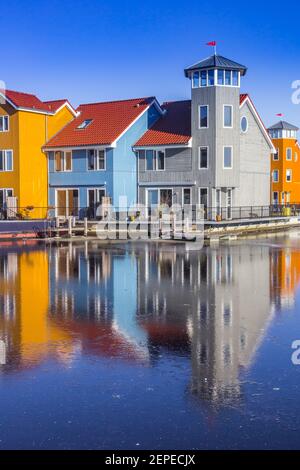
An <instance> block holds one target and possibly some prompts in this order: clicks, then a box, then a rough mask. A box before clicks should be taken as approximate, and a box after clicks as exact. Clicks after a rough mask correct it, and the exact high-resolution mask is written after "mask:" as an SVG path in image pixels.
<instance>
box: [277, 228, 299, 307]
mask: <svg viewBox="0 0 300 470" xmlns="http://www.w3.org/2000/svg"><path fill="white" fill-rule="evenodd" d="M298 240H299V239H298V237H297V238H295V240H294V241H295V243H293V238H290V236H287V237H286V236H285V237H284V238H283V239H282V241H283V242H284V249H277V250H276V249H274V250H272V251H271V253H270V277H271V279H270V289H271V299H272V302H273V304H274V305H275V307H276V308H278V309H280V308H284V307H293V306H294V303H295V291H296V289H297V287H298V286H299V284H300V251H299V248H298V246H297V245H298V243H299V242H298Z"/></svg>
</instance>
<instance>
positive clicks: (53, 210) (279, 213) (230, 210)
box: [0, 203, 300, 222]
mask: <svg viewBox="0 0 300 470" xmlns="http://www.w3.org/2000/svg"><path fill="white" fill-rule="evenodd" d="M199 207H200V206H199V205H189V206H184V207H182V211H185V213H187V209H188V210H189V211H190V212H189V213H191V214H192V215H193V218H194V216H195V214H196V212H197V214H198V217H199ZM124 212H126V209H124V208H119V207H113V206H108V207H107V206H101V205H100V206H99V205H97V206H95V207H86V206H84V207H73V208H69V207H61V206H59V207H53V206H50V207H28V206H27V207H16V208H13V207H10V208H9V209H8V208H5V207H0V220H32V219H54V218H56V217H60V218H66V219H67V218H68V217H75V218H76V219H79V220H80V219H81V220H83V219H84V218H87V219H88V220H95V221H97V220H103V219H105V218H106V217H107V216H108V214H110V215H111V214H113V217H115V218H116V220H118V219H119V218H120V217H121V214H124ZM170 212H171V214H172V208H170ZM177 213H178V206H177ZM152 214H158V216H159V217H162V216H163V214H164V210H161V206H159V205H158V206H151V207H149V208H144V209H143V210H139V209H137V210H135V211H132V210H131V211H130V213H129V215H128V218H135V217H139V218H140V219H145V220H147V219H148V218H149V216H150V215H152ZM201 214H202V218H203V219H204V220H206V221H214V222H222V221H228V220H242V219H243V220H245V219H262V218H273V217H274V218H276V217H292V216H300V203H296V204H285V205H279V204H273V205H269V206H238V207H209V206H207V207H206V206H202V207H201Z"/></svg>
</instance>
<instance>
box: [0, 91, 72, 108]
mask: <svg viewBox="0 0 300 470" xmlns="http://www.w3.org/2000/svg"><path fill="white" fill-rule="evenodd" d="M0 92H1V93H3V95H4V96H5V97H6V98H7V99H8V100H9V101H11V102H12V104H13V105H14V106H16V108H26V109H31V110H33V111H34V110H36V111H42V112H43V111H44V112H46V113H55V112H56V111H57V110H58V109H59V108H60V107H61V106H62V105H63V104H64V103H68V104H69V105H70V103H69V101H68V100H52V101H41V100H40V99H39V98H38V97H37V96H36V95H32V94H31V93H23V92H20V91H14V90H0ZM70 106H71V105H70ZM71 107H72V106H71Z"/></svg>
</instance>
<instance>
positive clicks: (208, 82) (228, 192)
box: [185, 54, 247, 218]
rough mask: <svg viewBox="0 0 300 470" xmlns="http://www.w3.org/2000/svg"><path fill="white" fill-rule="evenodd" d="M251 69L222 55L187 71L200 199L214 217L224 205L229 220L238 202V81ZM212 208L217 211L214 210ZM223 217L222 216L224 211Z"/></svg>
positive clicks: (194, 159)
mask: <svg viewBox="0 0 300 470" xmlns="http://www.w3.org/2000/svg"><path fill="white" fill-rule="evenodd" d="M246 71H247V68H246V67H245V66H243V65H241V64H238V63H237V62H233V61H232V60H229V59H226V58H225V57H222V56H220V55H217V54H214V55H213V56H211V57H209V58H207V59H204V60H202V61H200V62H198V63H196V64H194V65H192V66H190V67H188V68H186V69H185V76H186V77H187V78H189V79H190V80H191V88H192V91H191V95H192V96H191V98H192V99H191V132H192V152H193V165H194V167H193V168H194V171H195V176H196V175H197V182H198V183H197V184H199V189H198V191H199V198H198V201H199V202H200V203H201V204H204V206H206V207H207V208H208V211H209V210H213V211H215V213H214V214H211V215H210V216H211V217H212V218H215V217H216V216H218V215H219V212H220V211H221V208H225V213H226V218H230V215H231V208H232V206H233V205H236V206H237V205H239V201H238V200H237V197H236V196H235V189H236V188H237V187H239V184H240V80H241V76H244V75H245V73H246ZM210 208H214V209H210ZM223 217H224V215H223Z"/></svg>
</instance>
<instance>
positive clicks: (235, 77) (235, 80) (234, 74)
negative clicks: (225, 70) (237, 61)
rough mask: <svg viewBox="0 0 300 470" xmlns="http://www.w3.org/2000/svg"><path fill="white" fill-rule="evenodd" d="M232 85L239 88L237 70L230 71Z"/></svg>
mask: <svg viewBox="0 0 300 470" xmlns="http://www.w3.org/2000/svg"><path fill="white" fill-rule="evenodd" d="M232 85H233V86H239V72H238V71H237V70H233V71H232Z"/></svg>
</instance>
